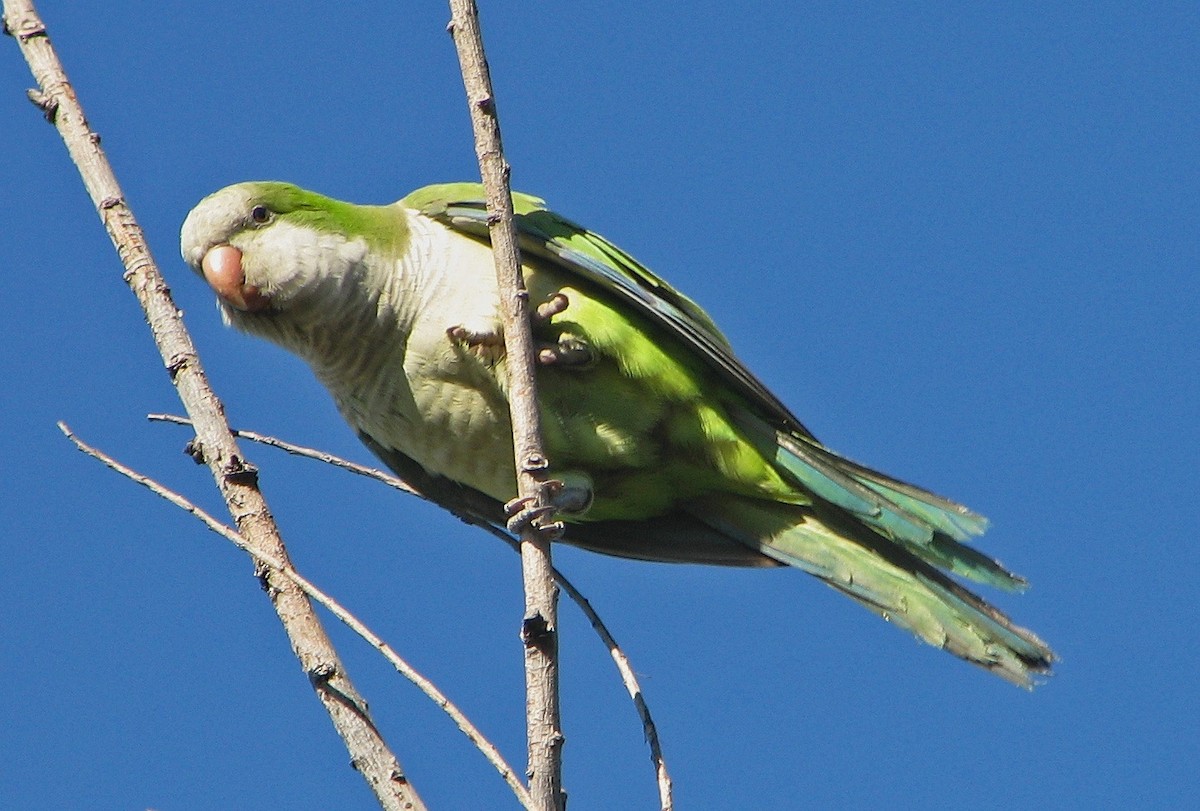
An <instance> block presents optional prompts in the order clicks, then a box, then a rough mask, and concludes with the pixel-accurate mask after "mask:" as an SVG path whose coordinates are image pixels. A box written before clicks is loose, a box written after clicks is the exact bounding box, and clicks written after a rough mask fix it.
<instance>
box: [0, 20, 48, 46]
mask: <svg viewBox="0 0 1200 811" xmlns="http://www.w3.org/2000/svg"><path fill="white" fill-rule="evenodd" d="M4 33H6V34H8V35H9V36H10V37H13V36H15V37H16V38H17V40H18V41H20V42H21V43H22V44H23V43H26V42H29V40H31V39H33V38H34V37H45V36H46V26H45V25H43V24H42V21H41V20H39V19H37V18H36V17H31V18H26V19H24V20H22V21H21V22H20V24H19V28H18V29H17V30H16V31H13V29H12V27H11V26H10V25H9V24H8V18H7V17H6V18H5V19H4Z"/></svg>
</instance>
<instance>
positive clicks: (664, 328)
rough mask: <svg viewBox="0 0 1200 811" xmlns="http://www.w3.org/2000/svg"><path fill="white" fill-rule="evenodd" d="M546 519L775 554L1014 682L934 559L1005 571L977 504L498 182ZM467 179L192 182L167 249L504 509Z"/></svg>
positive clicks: (490, 279)
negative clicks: (855, 430) (971, 505)
mask: <svg viewBox="0 0 1200 811" xmlns="http://www.w3.org/2000/svg"><path fill="white" fill-rule="evenodd" d="M513 204H514V207H515V210H516V228H517V232H518V235H519V244H520V249H521V255H522V263H523V269H524V274H525V280H526V286H527V287H528V289H529V293H530V297H531V299H530V300H531V303H532V304H533V305H536V312H535V314H534V315H533V316H532V320H533V324H532V326H533V335H534V340H535V343H536V345H537V369H538V396H539V399H540V412H541V419H542V430H543V436H544V439H545V444H546V451H547V456H548V457H549V460H550V468H549V472H550V474H551V475H552V476H553V478H554V480H555V481H556V482H557V483H558V485H557V486H558V490H557V495H556V503H557V504H558V505H559V506H560V507H561V508H562V512H561V513H560V516H561V517H562V518H563V519H564V522H565V531H564V534H563V538H562V540H564V541H565V542H567V543H571V544H575V545H577V546H580V547H584V548H587V549H590V550H594V551H597V552H603V553H607V554H611V555H619V556H623V557H629V558H637V559H642V560H653V561H674V562H692V563H710V564H721V565H727V566H778V565H788V566H794V567H796V568H798V569H802V570H803V571H805V572H808V573H809V574H812V575H815V576H816V577H818V578H820V579H821V580H823V581H824V582H826V583H828V584H829V585H830V586H833V587H834V588H835V589H837V590H839V591H841V592H843V593H845V594H847V595H849V596H850V597H852V598H854V599H855V600H857V601H858V602H860V603H862V604H863V605H865V606H866V607H867V608H870V609H871V610H873V611H875V612H876V613H878V614H880V615H882V616H883V617H884V618H885V619H887V620H889V621H891V622H894V623H896V624H897V625H901V626H903V627H905V628H908V629H909V630H911V631H912V632H913V633H915V634H916V635H917V636H918V637H920V638H921V639H923V640H925V641H926V642H929V643H931V644H933V645H936V646H938V647H940V648H944V649H945V650H948V651H950V652H951V653H954V654H956V655H958V656H960V657H962V658H963V659H966V660H967V661H970V662H972V663H974V664H977V665H980V666H982V667H984V668H986V669H988V670H990V671H992V672H994V673H996V674H998V675H1000V676H1002V677H1004V678H1005V679H1008V680H1010V681H1012V682H1014V683H1016V684H1019V685H1022V686H1026V687H1028V686H1031V685H1032V684H1033V683H1034V680H1035V677H1036V676H1037V675H1039V674H1045V673H1048V672H1049V670H1050V666H1051V663H1052V662H1053V661H1054V658H1055V657H1054V654H1053V652H1052V651H1051V650H1050V648H1049V647H1047V646H1046V644H1045V643H1043V642H1042V641H1041V640H1040V639H1038V637H1037V636H1035V635H1034V634H1033V633H1031V632H1029V631H1028V630H1025V629H1023V628H1020V627H1018V626H1016V625H1015V624H1013V623H1012V622H1011V621H1010V620H1009V619H1008V618H1007V617H1006V616H1005V615H1004V614H1002V613H1000V612H999V611H998V610H997V609H996V608H994V607H992V606H991V605H989V604H988V603H986V602H985V601H983V600H982V599H981V598H979V597H978V596H976V595H975V594H973V593H972V592H971V591H969V590H967V589H966V588H964V587H963V586H962V585H960V583H959V582H958V581H957V580H956V579H955V578H954V577H951V576H948V573H949V574H953V575H957V576H961V577H963V578H968V579H970V580H974V581H976V582H980V583H986V584H988V585H991V586H996V587H999V588H1001V589H1006V590H1020V589H1021V588H1023V587H1024V586H1025V581H1024V580H1022V579H1021V578H1020V577H1018V576H1016V575H1014V574H1012V573H1011V572H1009V571H1007V570H1006V569H1005V568H1004V567H1003V566H1001V565H1000V564H999V563H998V562H996V561H995V560H992V559H991V558H989V557H987V556H985V555H983V554H981V553H980V552H978V551H975V550H974V549H973V548H971V547H969V546H966V545H965V542H967V541H968V540H969V539H970V538H971V537H972V536H976V535H979V534H981V533H982V532H983V531H984V530H985V529H986V527H987V520H986V519H985V518H983V517H982V516H980V515H977V514H976V513H973V512H971V511H970V510H968V509H967V508H965V507H963V506H960V505H958V504H955V503H954V502H952V501H949V500H947V499H944V498H942V497H940V496H937V495H934V494H932V493H930V492H928V491H925V490H922V489H920V488H918V487H914V486H912V485H909V484H905V483H904V482H901V481H898V480H896V479H893V478H891V477H889V476H886V475H884V474H882V473H879V472H877V471H875V470H872V469H870V468H867V467H864V466H862V465H859V464H857V463H855V462H851V461H849V460H848V459H845V458H843V457H842V456H839V455H838V454H836V453H834V452H833V451H831V450H829V449H828V448H826V447H825V446H824V445H822V444H821V443H820V442H818V441H817V439H816V438H815V437H814V436H813V435H812V433H810V432H809V431H808V429H806V428H805V427H804V426H803V425H802V424H801V423H800V421H799V420H798V419H796V417H795V416H794V415H793V414H792V413H791V411H790V410H788V408H787V406H785V405H784V404H783V403H782V402H781V401H780V400H779V399H778V398H777V397H776V396H775V395H773V394H772V393H771V392H770V391H768V390H767V388H766V387H765V386H764V385H763V384H762V383H761V382H759V380H758V379H757V378H756V377H755V376H754V375H753V374H752V373H751V372H750V371H749V370H748V369H747V368H746V367H745V366H744V365H743V364H742V362H741V361H739V360H738V359H737V357H736V356H735V355H734V353H733V350H732V348H731V347H730V344H729V341H728V340H727V339H726V338H725V336H724V335H722V334H721V332H720V330H719V329H718V328H717V326H716V325H715V324H714V323H713V321H712V319H711V318H709V316H708V315H707V314H706V313H705V312H704V311H703V310H702V309H700V307H699V306H697V305H696V304H695V303H694V302H693V301H692V300H691V299H689V298H688V297H687V296H685V295H683V294H682V293H680V292H679V291H677V290H675V289H674V288H672V287H671V286H670V285H668V284H667V283H666V282H665V281H663V280H662V279H661V278H659V277H658V276H657V275H655V274H654V273H652V272H651V271H650V270H648V269H647V268H646V267H645V266H643V265H642V264H640V263H639V262H638V261H637V260H635V259H634V258H633V257H631V256H629V254H627V253H625V252H624V251H622V250H621V249H620V248H618V247H617V246H615V245H613V244H612V243H611V242H609V241H608V240H606V239H604V238H603V237H601V236H598V235H597V234H594V233H592V232H591V231H588V230H587V229H586V228H582V227H580V226H578V225H576V224H574V223H573V222H571V221H569V220H567V219H565V218H563V217H561V216H559V215H557V214H555V213H553V212H552V211H549V210H548V209H547V208H546V206H545V204H544V203H543V201H542V200H540V199H538V198H536V197H531V196H529V195H525V194H514V195H513ZM487 220H488V215H487V211H486V206H485V203H484V195H483V191H482V188H481V187H480V186H479V184H474V183H453V184H444V185H436V186H428V187H425V188H422V189H418V190H417V191H415V192H413V193H412V194H410V195H408V196H407V197H405V198H404V199H402V200H400V201H399V202H397V203H394V204H391V205H384V206H370V205H354V204H351V203H344V202H340V201H338V200H333V199H331V198H328V197H324V196H322V195H320V194H316V193H314V192H310V191H306V190H304V189H301V188H298V187H297V186H293V185H290V184H286V183H277V182H250V183H239V184H236V185H233V186H229V187H227V188H224V189H221V190H220V191H218V192H215V193H214V194H212V195H209V196H208V197H206V198H205V199H204V200H202V201H201V202H200V203H199V204H198V205H197V206H196V207H195V208H194V209H193V210H192V211H191V213H190V214H188V216H187V219H186V221H185V222H184V224H183V229H182V238H181V242H182V253H183V258H184V260H185V261H186V262H187V263H188V264H189V265H190V266H191V267H192V268H193V269H194V270H195V271H196V272H197V273H199V274H201V275H202V276H203V277H204V278H205V280H206V281H207V282H208V283H209V285H210V286H211V287H212V288H213V290H214V291H215V292H216V294H217V297H218V300H219V307H220V310H221V313H222V315H223V318H224V319H225V321H226V323H228V324H230V325H232V326H233V327H235V328H237V329H239V330H241V331H243V332H247V333H250V334H253V335H258V336H260V337H263V338H266V339H267V340H270V341H273V342H275V343H276V344H279V345H280V346H282V347H284V348H286V349H288V350H290V351H292V352H294V353H295V354H297V355H299V356H300V357H301V358H303V359H304V360H305V361H307V363H308V364H309V365H310V366H311V367H312V369H313V371H314V373H315V374H316V376H317V377H318V378H319V379H320V381H321V382H322V383H323V384H324V385H325V386H326V387H327V388H328V389H329V391H330V393H331V394H332V395H333V398H334V400H335V401H336V403H337V407H338V409H339V411H340V412H341V414H342V416H343V417H344V418H345V419H346V421H347V422H348V423H349V424H350V425H351V426H352V427H353V428H354V429H355V430H356V431H357V432H358V435H359V437H360V438H361V439H362V440H363V442H364V443H366V445H367V446H368V447H369V448H370V449H371V450H372V451H373V452H374V453H375V454H376V455H378V456H379V457H380V458H381V459H382V460H383V461H384V462H385V463H386V464H387V465H388V466H389V467H391V468H392V469H393V470H394V471H395V472H396V473H397V474H398V475H400V476H401V477H403V478H405V479H406V480H407V481H409V482H410V483H411V484H413V485H414V486H415V487H416V488H418V489H419V490H421V491H422V492H423V493H424V494H425V495H426V496H427V497H428V498H430V499H432V500H433V501H435V502H437V503H439V504H440V505H442V506H443V507H446V508H447V509H450V510H453V511H455V512H457V513H459V514H463V515H467V516H469V517H472V518H474V519H476V520H484V521H487V522H489V523H492V524H494V525H497V526H504V525H505V524H506V519H507V518H509V517H511V513H512V507H511V505H513V504H516V503H517V502H516V501H515V500H514V499H515V497H516V495H517V489H516V475H515V473H514V469H513V446H512V427H511V424H510V419H509V411H508V395H507V376H506V370H505V355H504V343H503V336H502V330H501V318H500V315H499V310H498V307H499V300H498V294H497V283H496V274H495V266H494V263H493V258H492V253H491V247H490V242H489V237H488V225H487Z"/></svg>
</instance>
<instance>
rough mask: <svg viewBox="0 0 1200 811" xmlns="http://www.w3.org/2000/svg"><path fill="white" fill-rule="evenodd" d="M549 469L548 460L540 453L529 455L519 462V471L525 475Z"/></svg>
mask: <svg viewBox="0 0 1200 811" xmlns="http://www.w3.org/2000/svg"><path fill="white" fill-rule="evenodd" d="M548 467H550V460H549V459H547V458H546V457H545V456H543V455H542V454H540V453H530V454H527V455H526V456H525V458H524V459H523V460H521V470H523V471H525V472H526V473H539V472H541V471H543V470H545V469H546V468H548Z"/></svg>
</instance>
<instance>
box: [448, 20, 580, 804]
mask: <svg viewBox="0 0 1200 811" xmlns="http://www.w3.org/2000/svg"><path fill="white" fill-rule="evenodd" d="M450 13H451V21H450V33H451V35H452V36H453V38H454V45H455V48H456V50H457V51H458V60H459V65H460V67H461V68H462V74H463V84H464V85H465V87H466V91H467V102H468V106H469V107H470V112H471V125H472V128H473V129H474V132H475V153H476V156H477V157H478V158H479V170H480V174H481V176H482V178H483V186H484V190H485V192H486V194H487V202H488V218H489V224H490V230H491V240H492V251H493V253H494V255H495V258H496V277H497V279H498V281H499V289H500V300H501V310H502V312H503V315H504V344H505V356H506V358H507V367H508V383H509V409H510V412H511V414H512V427H513V450H514V451H515V455H516V475H517V493H518V499H519V500H520V501H521V503H523V504H525V505H533V504H536V505H537V506H538V507H541V508H547V509H549V508H550V507H551V506H552V505H551V504H549V498H548V494H547V490H546V487H545V486H544V484H545V481H546V473H545V471H546V468H547V466H548V461H547V458H546V455H545V452H544V450H543V448H544V445H543V442H542V436H541V424H540V415H539V412H538V399H537V391H536V388H535V382H534V351H533V338H532V335H531V334H530V327H529V292H528V291H527V290H526V289H525V281H524V278H523V277H522V275H521V264H520V260H519V257H518V255H517V240H516V230H515V228H514V226H513V204H512V190H511V189H510V188H509V166H508V163H507V162H506V161H505V160H504V152H503V149H502V147H501V143H500V123H499V119H498V117H497V114H496V101H495V97H494V95H493V92H492V82H491V77H490V75H489V73H488V66H487V58H486V56H485V55H484V51H483V38H482V35H481V34H480V31H479V14H478V11H477V9H476V7H475V0H450ZM521 570H522V573H523V576H524V581H525V619H524V625H523V628H522V638H523V639H524V641H525V680H526V724H527V733H528V739H529V787H530V794H531V796H532V798H533V801H534V803H535V807H536V808H538V809H541V810H542V811H555V810H556V809H562V808H563V807H564V806H565V798H564V795H563V791H562V745H563V735H562V726H561V721H560V716H559V701H558V617H557V610H558V609H557V599H558V590H557V588H556V586H555V584H554V574H553V569H552V568H551V565H550V542H549V538H548V537H547V534H546V533H545V532H544V531H541V530H540V528H539V526H538V525H537V524H536V523H534V522H529V523H527V524H526V525H525V526H524V528H523V529H522V532H521Z"/></svg>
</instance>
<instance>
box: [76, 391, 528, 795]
mask: <svg viewBox="0 0 1200 811" xmlns="http://www.w3.org/2000/svg"><path fill="white" fill-rule="evenodd" d="M151 417H152V418H162V419H165V420H166V421H170V422H177V423H181V424H187V423H188V421H187V420H184V419H182V418H180V417H173V416H171V415H166V414H153V415H151ZM58 429H59V430H60V431H62V432H63V434H65V435H66V437H67V439H69V440H71V442H72V443H73V444H74V445H75V447H76V448H78V449H79V450H80V451H82V452H83V453H85V454H87V455H88V456H90V457H92V458H93V459H96V460H97V461H99V462H101V463H103V464H104V465H105V466H107V467H109V468H111V469H112V470H115V471H116V472H117V473H120V474H121V475H122V476H125V477H126V478H128V479H130V480H131V481H133V482H135V483H137V484H140V485H142V486H143V487H145V488H146V489H148V490H149V491H150V492H152V493H154V494H155V495H156V496H159V497H161V498H164V499H166V500H167V501H169V502H170V503H172V504H174V505H175V506H176V507H179V508H180V509H181V510H183V511H185V512H187V513H189V514H191V515H192V516H194V517H195V518H197V519H199V520H200V521H201V522H202V523H203V524H204V525H205V526H206V527H208V528H209V529H210V530H212V531H213V532H215V533H216V534H218V535H220V536H221V537H222V538H224V539H225V540H227V541H229V542H230V543H232V544H233V545H234V546H236V547H237V548H238V549H241V550H242V551H243V552H247V553H249V554H250V555H251V556H252V557H254V559H255V560H258V561H259V562H261V563H263V564H264V565H266V566H269V567H271V568H272V569H278V570H279V571H280V572H282V573H283V574H285V575H287V576H288V577H289V578H291V580H292V581H293V582H295V583H296V585H298V586H299V587H300V588H301V589H303V590H304V593H305V594H307V595H308V596H309V597H310V598H312V599H313V600H315V601H316V602H317V603H319V604H320V605H322V606H324V607H325V608H326V609H327V610H328V611H329V613H331V614H333V616H334V617H335V618H337V619H338V620H340V621H341V622H342V624H343V625H345V626H346V627H347V628H349V629H350V630H351V631H353V632H354V633H356V634H358V635H359V636H360V637H362V638H363V639H364V640H365V641H366V642H367V644H369V645H370V646H371V647H373V648H375V650H377V651H379V652H380V653H381V654H383V656H384V658H385V659H387V660H388V662H390V663H391V665H392V667H394V668H396V671H397V672H398V673H399V674H400V675H402V676H404V678H406V679H408V680H409V681H411V682H412V683H413V684H415V685H416V686H417V688H418V689H419V690H420V691H421V692H423V693H424V694H425V695H426V696H428V697H429V698H430V699H431V700H432V701H433V703H434V704H436V705H437V706H438V707H440V708H441V709H442V711H443V712H445V713H446V715H448V716H450V719H451V720H452V721H454V723H455V725H456V726H457V727H458V728H459V729H460V730H462V732H463V734H464V735H466V736H467V738H469V739H470V741H471V743H473V744H475V746H476V748H477V749H479V751H480V752H482V753H483V756H484V757H485V758H487V760H488V762H489V763H491V764H492V766H494V767H495V769H496V771H498V772H499V773H500V776H501V777H503V778H504V781H505V782H506V783H508V785H509V788H511V789H512V790H513V793H514V794H516V795H517V799H518V800H519V801H520V802H521V804H522V805H523V806H525V807H526V808H531V807H532V806H531V804H530V800H529V791H528V790H527V789H526V788H525V785H524V784H523V783H522V782H521V781H520V779H519V778H518V777H517V773H516V771H514V770H513V768H512V766H510V765H508V762H507V761H505V760H504V756H503V755H501V754H500V750H498V749H497V748H496V747H495V746H494V745H493V744H492V742H491V741H489V740H488V739H487V738H485V737H484V736H483V733H482V732H480V731H479V729H478V728H477V727H476V726H475V725H474V724H472V723H471V720H470V719H469V718H467V716H466V715H464V714H463V712H462V710H460V709H459V708H458V707H457V706H456V705H455V704H454V702H452V701H451V700H450V699H449V698H447V697H446V695H445V694H444V693H442V691H441V690H439V689H438V688H437V685H435V684H434V683H433V682H431V681H430V680H429V679H427V678H425V677H424V676H423V675H421V674H420V673H419V672H417V670H416V669H415V668H414V667H413V666H412V665H410V664H409V663H408V662H407V661H406V660H405V659H404V658H403V657H401V656H400V654H398V653H396V651H395V649H393V648H392V646H391V645H389V644H388V643H387V642H385V641H383V639H382V638H381V637H380V636H379V635H378V634H376V633H375V632H374V631H372V630H371V629H370V628H368V627H367V626H366V624H364V623H363V622H362V621H361V620H359V619H358V617H356V616H354V614H353V613H351V612H350V611H349V610H348V609H346V608H345V607H344V606H343V605H342V604H341V603H339V602H338V601H337V600H335V599H333V598H332V597H330V596H329V595H328V594H326V593H325V592H324V591H322V590H321V589H320V588H318V587H317V586H316V585H315V584H313V582H312V581H310V580H309V579H308V578H306V577H304V576H303V575H302V574H300V573H299V572H298V571H296V569H295V567H293V566H292V565H290V564H286V565H285V564H283V563H282V562H280V561H277V560H272V559H270V558H263V557H259V555H258V553H257V552H256V551H255V550H254V549H252V548H250V545H249V544H247V543H246V539H245V538H243V537H242V536H241V534H239V533H238V531H237V530H235V529H234V528H233V527H230V526H228V525H226V524H223V523H221V522H220V521H218V520H217V519H216V518H215V517H213V515H212V514H210V513H209V512H208V511H206V510H204V509H203V508H202V507H198V506H196V505H195V504H194V503H192V502H191V501H189V500H188V499H187V498H185V497H184V496H183V495H181V494H180V493H178V492H176V491H174V490H172V489H170V488H169V487H167V486H166V485H164V484H162V483H161V482H158V481H156V480H154V479H152V478H150V477H149V476H146V475H145V474H142V473H138V472H137V471H136V470H134V469H132V468H130V467H128V466H127V465H124V464H122V463H121V462H118V461H117V460H116V459H114V458H113V457H111V456H109V455H108V454H107V453H105V452H104V451H102V450H100V449H99V448H96V447H95V446H93V445H89V444H88V443H86V442H84V441H83V440H82V439H80V438H79V436H78V435H76V434H75V432H74V431H72V430H71V428H70V427H69V426H68V425H67V424H66V423H64V422H62V421H59V423H58ZM238 433H239V435H240V434H241V433H242V432H238ZM270 439H271V438H270V437H258V438H256V439H254V441H256V442H262V443H263V444H266V445H275V446H276V447H280V448H284V445H285V444H286V443H283V444H280V443H277V442H272V441H270ZM284 449H286V448H284ZM314 455H315V456H318V457H319V456H326V457H329V458H325V459H322V461H325V462H327V463H329V464H334V465H336V464H337V463H338V462H345V460H341V459H338V458H337V457H332V456H329V454H323V455H322V454H320V453H318V452H314ZM345 465H347V466H350V467H362V466H361V465H357V466H356V465H354V463H352V462H345ZM339 466H340V465H339Z"/></svg>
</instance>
